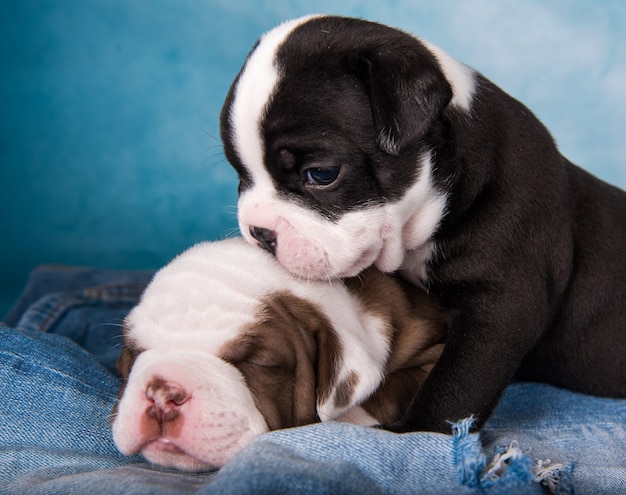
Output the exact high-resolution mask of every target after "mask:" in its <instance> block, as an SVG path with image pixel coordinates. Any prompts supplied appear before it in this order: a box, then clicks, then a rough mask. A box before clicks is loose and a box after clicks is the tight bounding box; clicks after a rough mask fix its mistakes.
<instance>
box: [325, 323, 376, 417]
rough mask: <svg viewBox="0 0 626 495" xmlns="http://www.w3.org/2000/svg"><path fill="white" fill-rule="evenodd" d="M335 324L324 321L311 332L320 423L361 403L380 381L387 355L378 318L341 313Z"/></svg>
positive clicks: (338, 415)
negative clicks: (314, 346)
mask: <svg viewBox="0 0 626 495" xmlns="http://www.w3.org/2000/svg"><path fill="white" fill-rule="evenodd" d="M336 321H337V322H338V323H339V325H337V327H336V328H335V327H333V325H332V324H331V323H330V320H327V319H325V318H324V319H323V322H322V324H321V325H317V326H316V327H315V328H314V331H313V333H314V339H315V342H316V346H317V414H318V416H319V418H320V419H321V420H322V421H330V420H334V419H337V418H339V417H340V416H341V415H343V414H344V413H345V412H346V411H348V410H350V409H352V408H353V407H355V406H358V405H359V404H361V403H362V402H363V401H365V400H366V399H367V398H368V397H369V396H370V395H371V394H372V393H373V392H374V391H375V390H376V389H377V388H378V387H379V386H380V384H381V382H382V381H383V379H384V372H385V370H384V368H385V362H386V359H387V355H388V341H387V338H386V335H385V334H386V328H385V327H384V325H383V324H382V322H381V321H380V320H379V319H378V318H375V317H370V316H368V315H361V317H360V318H359V317H356V315H352V316H349V315H346V314H344V318H343V321H341V319H338V320H336ZM373 334H378V336H374V335H373ZM372 344H373V346H372ZM369 346H372V347H371V348H369Z"/></svg>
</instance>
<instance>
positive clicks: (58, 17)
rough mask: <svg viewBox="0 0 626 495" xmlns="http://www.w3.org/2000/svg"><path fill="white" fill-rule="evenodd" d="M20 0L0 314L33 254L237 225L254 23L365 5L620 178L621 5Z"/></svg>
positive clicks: (5, 78)
mask: <svg viewBox="0 0 626 495" xmlns="http://www.w3.org/2000/svg"><path fill="white" fill-rule="evenodd" d="M339 3H340V2H336V1H333V2H331V1H328V0H322V1H303V0H300V1H298V0H292V1H288V2H282V3H280V2H276V1H275V0H202V1H201V0H39V1H35V0H20V1H15V2H2V4H1V5H0V67H1V70H2V73H1V74H2V77H1V79H0V109H1V110H0V111H1V114H0V208H1V210H0V229H1V230H0V231H1V232H2V241H1V242H0V277H1V278H0V314H1V313H2V312H3V310H5V309H6V308H7V305H8V304H9V303H10V302H11V301H12V300H14V299H15V297H16V296H17V294H18V292H19V290H20V288H21V286H22V285H23V283H24V282H25V280H26V277H27V274H28V272H29V271H30V270H31V269H32V268H33V267H34V266H36V265H38V264H41V263H67V264H74V265H92V266H99V267H111V268H152V267H158V266H159V265H161V264H163V263H166V262H167V261H168V260H169V259H170V258H171V257H172V256H174V255H175V254H176V253H177V252H179V251H181V250H183V249H184V248H186V247H187V246H189V245H190V244H192V243H194V242H196V241H199V240H202V239H216V238H220V237H224V236H226V235H228V234H230V233H232V232H233V231H234V229H236V221H235V204H236V177H235V174H234V172H233V171H232V170H231V168H230V166H229V165H228V164H227V163H226V162H225V160H224V158H223V155H222V153H221V147H220V143H219V140H218V116H219V111H220V108H221V104H222V101H223V98H224V96H225V94H226V91H227V90H228V87H229V85H230V83H231V81H232V79H233V77H234V76H235V74H236V73H237V71H238V69H239V67H240V65H241V63H242V62H243V59H244V57H245V56H246V54H247V52H248V50H249V48H250V47H251V45H252V44H253V43H254V41H255V40H256V38H257V37H258V36H259V35H260V34H261V33H262V32H264V31H266V30H267V29H270V28H271V27H273V26H274V25H276V24H277V23H279V22H280V21H282V20H285V19H287V18H291V17H296V16H300V15H303V14H307V13H315V12H329V13H339V14H346V15H355V16H363V17H366V18H370V19H373V20H377V21H380V22H384V23H388V24H392V25H395V26H398V27H401V28H404V29H407V30H409V31H412V32H414V33H415V34H418V35H420V36H422V37H424V38H425V39H428V40H430V41H432V42H434V43H436V44H438V45H440V46H441V47H443V48H444V49H446V50H447V51H448V52H450V53H451V54H452V55H454V56H456V57H457V58H460V59H461V60H463V61H465V62H467V63H468V64H470V65H472V66H474V67H476V68H477V69H479V70H481V71H482V72H483V73H484V74H485V75H487V76H488V77H490V78H491V79H493V80H494V81H495V82H496V83H498V84H499V85H501V86H502V87H503V88H505V89H506V90H507V91H509V92H510V93H512V94H513V95H514V96H516V97H518V98H520V99H521V100H523V101H524V102H525V103H526V104H527V105H529V106H530V107H531V109H533V110H534V111H535V112H536V113H537V114H538V115H539V116H540V118H542V119H543V120H544V122H545V123H546V124H547V125H548V127H550V128H551V130H552V131H553V133H554V135H555V137H556V138H557V140H558V142H559V144H560V146H561V148H562V150H563V152H564V153H565V154H566V155H568V156H569V157H570V158H571V159H572V160H574V161H575V162H577V163H579V164H580V165H582V166H584V167H585V168H587V169H589V170H591V171H592V172H594V173H596V174H597V175H599V176H601V177H603V178H605V179H606V180H608V181H611V182H613V183H616V184H618V185H620V186H621V187H625V186H626V161H625V160H624V158H623V156H624V154H625V152H626V136H625V132H624V129H626V98H625V97H626V89H625V88H626V39H625V38H626V37H625V36H624V34H623V33H624V29H626V2H623V1H621V0H615V1H599V2H589V1H587V0H571V1H559V2H545V1H543V0H527V1H521V0H520V1H498V2H493V1H491V0H478V1H466V0H459V1H452V0H443V1H441V0H440V1H438V2H431V1H428V0H423V1H419V0H395V1H387V2H380V1H379V0H362V1H356V0H353V1H350V0H346V1H344V2H341V5H342V6H341V7H339Z"/></svg>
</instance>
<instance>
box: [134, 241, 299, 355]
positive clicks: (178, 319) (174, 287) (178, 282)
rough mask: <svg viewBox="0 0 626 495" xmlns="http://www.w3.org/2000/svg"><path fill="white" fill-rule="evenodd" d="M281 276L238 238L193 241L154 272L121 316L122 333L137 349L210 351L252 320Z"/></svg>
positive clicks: (280, 282)
mask: <svg viewBox="0 0 626 495" xmlns="http://www.w3.org/2000/svg"><path fill="white" fill-rule="evenodd" d="M286 277H287V275H286V274H284V273H283V271H282V270H280V268H278V265H277V264H276V262H275V260H274V259H273V258H271V256H270V255H268V254H267V253H264V252H262V251H261V250H260V249H256V248H254V247H252V246H248V245H247V244H246V243H245V241H244V240H243V239H238V240H237V241H230V242H224V241H223V242H221V243H216V244H206V245H201V246H197V247H195V248H192V249H191V250H190V251H189V252H187V253H184V254H182V255H181V256H179V258H178V259H176V260H174V261H173V262H172V263H170V264H169V265H167V266H166V267H165V268H163V269H161V270H160V271H159V272H158V273H157V274H156V276H155V278H154V279H153V280H152V282H151V283H150V285H149V286H148V287H147V289H146V291H145V292H144V294H143V296H142V299H141V301H140V303H139V304H138V305H137V306H136V307H135V308H134V309H133V310H132V311H131V312H130V313H129V315H128V316H127V318H126V320H125V325H124V326H125V328H126V329H127V330H126V338H127V339H128V341H129V343H131V344H132V345H134V346H135V347H136V348H138V349H167V348H168V347H169V348H175V349H191V350H194V349H195V350H202V351H205V352H210V353H212V354H214V353H215V352H216V351H217V349H219V348H220V347H221V346H222V345H223V344H224V343H225V342H227V341H228V340H231V339H233V338H234V337H236V336H237V334H238V333H239V332H240V331H241V329H242V328H244V327H246V326H248V325H250V324H251V323H252V322H254V321H255V319H256V318H257V317H258V315H259V311H260V307H261V305H262V300H263V298H264V297H266V295H267V294H268V293H271V292H273V291H275V290H276V287H283V286H285V284H286V283H287V282H288V279H287V278H286Z"/></svg>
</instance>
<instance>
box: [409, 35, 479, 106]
mask: <svg viewBox="0 0 626 495" xmlns="http://www.w3.org/2000/svg"><path fill="white" fill-rule="evenodd" d="M420 41H421V42H422V43H423V44H424V45H425V46H426V48H428V49H429V50H430V52H431V53H432V54H433V55H434V56H435V58H436V59H437V61H438V62H439V66H440V67H441V70H442V71H443V74H444V75H445V76H446V79H447V80H448V83H450V86H452V101H451V102H450V104H451V105H453V106H455V107H456V108H460V109H463V110H465V111H466V112H469V111H470V110H471V108H472V100H473V98H474V93H475V91H476V72H475V71H474V69H472V68H471V67H468V66H467V65H465V64H464V63H462V62H459V61H458V60H456V59H455V58H452V57H451V56H450V55H449V54H448V53H446V52H445V51H444V50H442V49H441V48H439V47H438V46H436V45H433V44H432V43H430V42H428V41H424V40H420Z"/></svg>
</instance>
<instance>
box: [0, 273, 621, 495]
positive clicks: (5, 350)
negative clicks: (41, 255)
mask: <svg viewBox="0 0 626 495" xmlns="http://www.w3.org/2000/svg"><path fill="white" fill-rule="evenodd" d="M54 270H57V271H58V272H59V273H60V274H61V275H60V277H56V276H55V275H54V274H53V273H52V272H51V271H50V269H49V268H45V269H41V270H39V271H38V272H35V273H34V274H33V277H32V278H31V283H30V284H29V286H28V287H27V289H26V291H25V292H24V295H23V300H22V301H18V304H17V305H16V308H19V309H16V310H15V311H13V314H11V313H10V314H9V315H8V318H7V319H6V320H5V321H7V322H14V323H12V324H13V325H14V326H15V328H2V327H0V398H1V400H0V494H25V493H32V494H67V493H79V494H82V493H85V494H88V493H102V494H109V493H110V494H131V495H132V494H148V493H150V494H152V493H158V494H160V493H164V494H169V493H198V494H214V493H215V494H217V493H220V494H222V493H232V494H235V493H236V494H238V495H240V494H253V493H254V494H263V493H267V494H273V495H274V494H281V493H315V494H320V493H322V494H323V493H328V494H344V493H345V494H349V493H350V494H352V493H360V494H363V495H365V494H382V493H390V494H409V493H411V494H422V493H424V494H426V493H432V494H446V493H450V494H464V493H468V494H469V493H472V494H474V493H476V494H504V493H521V494H526V493H528V494H531V493H544V491H545V490H548V489H549V490H550V491H551V492H552V493H574V492H575V493H578V494H580V493H582V494H587V493H589V494H591V493H596V494H613V493H614V494H623V493H626V431H625V430H626V401H619V400H612V399H601V398H594V397H587V396H583V395H579V394H574V393H571V392H568V391H565V390H561V389H557V388H554V387H550V386H547V385H541V384H524V383H521V384H513V385H511V386H510V387H509V388H508V389H507V391H506V393H505V395H504V397H503V399H502V401H501V403H500V405H499V406H498V408H497V409H496V411H495V413H494V415H493V417H492V418H491V419H490V420H489V421H488V422H487V424H486V425H485V427H484V429H483V430H482V432H481V433H480V434H469V433H468V426H469V424H470V423H469V420H468V421H464V422H461V423H459V424H457V425H455V426H454V435H451V436H446V435H438V434H430V433H411V434H405V435H395V434H392V433H388V432H385V431H380V430H376V429H371V428H363V427H357V426H353V425H346V424H339V423H326V424H317V425H310V426H306V427H302V428H295V429H290V430H283V431H277V432H272V433H269V434H266V435H264V436H262V437H260V438H258V439H257V440H256V441H254V442H253V443H252V444H251V445H249V446H248V447H247V448H246V449H244V450H243V451H242V452H241V453H240V454H239V455H238V456H236V457H235V458H234V459H233V460H232V461H231V462H230V463H229V464H227V465H226V466H225V467H224V468H223V469H222V470H221V471H219V472H216V473H203V474H185V473H179V472H173V471H165V470H160V469H157V468H155V467H153V466H150V465H148V464H147V463H145V462H143V460H142V459H141V458H140V457H138V456H135V457H131V458H125V457H123V456H121V455H120V454H119V453H118V452H117V450H116V449H115V446H114V444H113V442H112V439H111V434H110V427H109V413H110V411H111V409H112V407H113V404H114V401H115V397H116V395H117V389H118V387H119V383H118V381H117V380H116V378H115V377H114V375H113V374H112V373H111V371H110V369H107V368H110V367H111V363H112V359H113V358H114V357H116V356H117V353H118V352H119V348H118V346H117V342H118V340H117V337H118V335H119V326H117V324H118V323H119V322H120V321H121V320H122V318H123V317H124V316H125V313H126V312H127V311H128V309H129V308H130V307H131V306H132V304H134V302H135V301H136V297H137V296H138V294H139V292H140V291H141V287H142V286H143V284H145V283H146V282H147V281H148V280H149V278H150V276H151V274H150V273H137V272H128V273H125V272H103V271H90V270H85V269H81V270H78V271H75V270H73V269H58V268H55V269H54ZM96 272H97V273H96ZM42 283H43V284H44V286H45V287H43V288H42V287H41V284H42ZM133 287H134V289H133ZM50 291H51V292H50ZM24 301H26V302H24ZM46 332H47V333H46ZM50 332H52V333H50ZM77 341H78V342H79V343H80V344H81V345H79V343H77ZM84 345H86V346H87V347H89V348H90V350H87V349H85V347H84ZM90 351H91V352H90Z"/></svg>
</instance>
